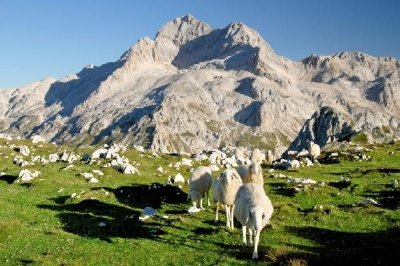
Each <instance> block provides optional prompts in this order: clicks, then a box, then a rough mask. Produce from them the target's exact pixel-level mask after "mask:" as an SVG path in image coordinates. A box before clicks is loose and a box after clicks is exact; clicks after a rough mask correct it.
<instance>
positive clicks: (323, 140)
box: [289, 107, 357, 151]
mask: <svg viewBox="0 0 400 266" xmlns="http://www.w3.org/2000/svg"><path fill="white" fill-rule="evenodd" d="M350 120H351V118H348V119H346V118H344V117H343V116H342V115H341V114H340V113H338V112H337V111H335V110H334V109H333V108H330V107H322V108H321V109H320V110H318V111H316V112H315V113H314V114H313V115H312V117H311V118H310V119H308V120H307V121H306V122H305V123H304V126H303V128H302V129H301V130H300V133H299V134H298V135H297V137H296V139H295V140H294V141H293V142H292V144H291V145H290V147H289V150H295V151H301V150H303V149H307V148H308V146H309V142H310V141H313V142H314V143H316V144H318V145H319V146H321V147H323V146H325V145H326V144H328V143H330V142H333V141H337V140H341V139H344V138H347V137H349V136H351V135H352V134H354V133H356V132H357V130H356V129H354V128H353V127H352V126H351V121H350Z"/></svg>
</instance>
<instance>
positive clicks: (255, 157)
mask: <svg viewBox="0 0 400 266" xmlns="http://www.w3.org/2000/svg"><path fill="white" fill-rule="evenodd" d="M251 161H252V162H257V163H262V161H265V154H264V153H262V152H261V151H260V149H258V148H255V149H254V150H253V152H252V153H251Z"/></svg>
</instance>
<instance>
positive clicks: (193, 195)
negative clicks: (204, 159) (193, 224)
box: [188, 166, 213, 209]
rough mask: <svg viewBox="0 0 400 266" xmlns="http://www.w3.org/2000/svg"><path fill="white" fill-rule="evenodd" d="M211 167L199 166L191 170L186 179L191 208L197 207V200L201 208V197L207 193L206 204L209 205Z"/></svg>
mask: <svg viewBox="0 0 400 266" xmlns="http://www.w3.org/2000/svg"><path fill="white" fill-rule="evenodd" d="M212 180H213V178H212V176H211V169H210V167H207V166H199V167H197V168H196V169H194V170H193V172H192V174H191V175H190V177H189V179H188V183H189V197H190V199H191V200H192V204H193V208H194V209H197V202H200V209H204V208H203V198H204V196H205V195H206V194H207V201H208V206H210V205H211V204H210V199H209V197H208V192H209V190H210V188H211V184H212Z"/></svg>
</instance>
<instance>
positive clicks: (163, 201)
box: [95, 183, 188, 212]
mask: <svg viewBox="0 0 400 266" xmlns="http://www.w3.org/2000/svg"><path fill="white" fill-rule="evenodd" d="M95 189H105V190H107V191H109V192H112V193H114V195H115V197H116V198H117V199H118V201H119V202H120V203H122V204H125V205H128V206H130V207H133V208H140V209H143V208H145V207H152V208H154V209H160V208H161V207H162V206H164V205H169V204H174V205H179V204H186V203H188V195H187V193H185V192H183V191H182V190H181V189H180V188H179V187H176V186H171V185H164V184H159V183H153V184H151V185H143V184H141V185H132V186H121V187H118V188H116V189H112V188H107V187H104V188H95ZM172 211H173V212H174V211H180V210H176V209H174V210H172ZM185 212H187V210H186V209H185Z"/></svg>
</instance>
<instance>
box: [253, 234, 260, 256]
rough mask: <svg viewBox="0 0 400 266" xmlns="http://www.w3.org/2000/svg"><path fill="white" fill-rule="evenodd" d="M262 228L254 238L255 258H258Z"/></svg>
mask: <svg viewBox="0 0 400 266" xmlns="http://www.w3.org/2000/svg"><path fill="white" fill-rule="evenodd" d="M260 232H261V231H260V230H256V236H255V238H254V251H253V259H257V258H258V252H257V248H258V241H259V240H260Z"/></svg>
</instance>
